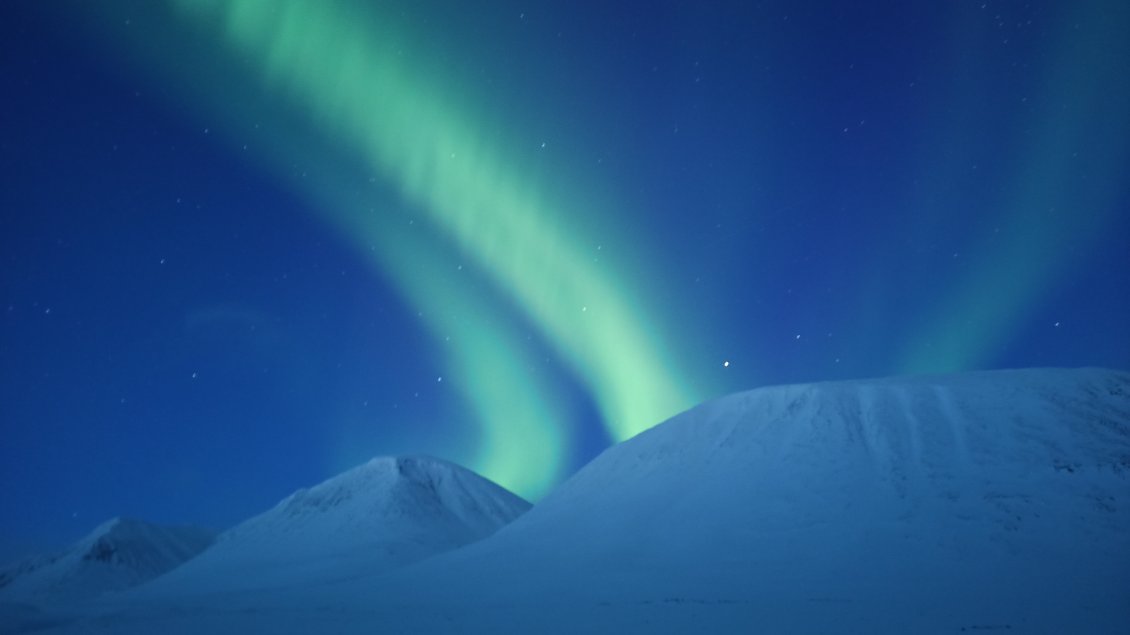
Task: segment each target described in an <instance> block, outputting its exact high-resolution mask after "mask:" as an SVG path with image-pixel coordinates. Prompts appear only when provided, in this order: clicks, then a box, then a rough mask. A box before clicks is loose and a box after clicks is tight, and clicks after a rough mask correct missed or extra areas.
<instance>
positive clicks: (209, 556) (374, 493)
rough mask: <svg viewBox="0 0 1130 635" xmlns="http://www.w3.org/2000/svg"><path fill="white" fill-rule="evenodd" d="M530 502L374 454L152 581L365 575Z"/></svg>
mask: <svg viewBox="0 0 1130 635" xmlns="http://www.w3.org/2000/svg"><path fill="white" fill-rule="evenodd" d="M529 508H530V504H529V503H527V502H526V501H525V500H523V499H521V498H519V497H518V496H516V495H514V494H512V493H510V492H509V491H507V490H505V489H503V488H502V487H500V486H498V485H496V484H495V483H493V482H491V481H489V480H487V479H485V478H483V477H481V476H479V475H477V474H475V473H474V472H471V471H470V470H467V469H465V468H462V467H460V466H458V465H455V464H454V463H449V462H447V461H442V460H439V459H434V458H430V457H420V456H408V457H382V458H375V459H372V460H371V461H369V462H368V463H365V464H363V465H360V466H358V467H355V468H353V469H351V470H348V471H346V472H343V473H342V474H339V475H338V476H335V477H333V478H330V479H329V480H327V481H325V482H323V483H321V484H319V485H315V486H314V487H311V488H308V489H301V490H298V491H297V492H295V493H294V494H291V495H290V496H288V497H286V498H284V499H283V500H282V501H280V502H279V503H278V504H277V505H275V507H274V508H272V509H270V510H268V511H266V512H264V513H262V514H260V515H258V516H255V517H253V518H251V519H249V520H247V521H245V522H243V523H240V524H239V525H236V526H235V527H233V528H232V529H230V530H228V531H226V532H224V533H223V534H221V535H220V537H219V538H218V540H217V541H216V544H215V545H214V546H213V547H212V548H211V549H209V550H208V551H206V552H205V553H203V554H201V555H200V557H198V558H196V559H194V560H193V561H192V562H189V563H187V564H186V565H185V566H183V567H181V568H180V569H178V570H177V571H174V572H172V573H171V574H169V575H168V576H165V577H164V578H162V579H161V580H158V581H156V582H155V583H154V584H153V585H150V586H151V587H152V588H153V589H154V590H160V591H161V592H162V593H166V592H181V591H184V590H186V589H192V590H200V591H215V590H220V589H229V588H254V587H260V586H285V585H288V584H301V583H308V582H310V581H311V580H316V579H322V578H331V579H333V578H340V577H343V576H351V575H358V574H362V573H365V574H372V573H376V572H381V571H385V570H388V569H392V568H395V567H399V566H402V565H404V564H407V563H410V562H414V561H416V560H421V559H423V558H426V557H428V556H432V555H434V554H437V553H441V552H443V551H448V550H451V549H454V548H456V547H460V546H462V545H465V544H467V543H470V542H474V541H476V540H480V539H482V538H485V537H486V536H488V535H490V534H492V533H493V532H495V531H496V530H498V528H500V527H502V526H503V525H505V524H507V523H509V522H510V521H512V520H514V519H515V518H517V517H518V516H519V515H521V514H522V513H524V512H525V511H526V510H528V509H529Z"/></svg>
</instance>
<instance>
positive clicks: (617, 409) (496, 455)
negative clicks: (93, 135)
mask: <svg viewBox="0 0 1130 635" xmlns="http://www.w3.org/2000/svg"><path fill="white" fill-rule="evenodd" d="M175 6H176V7H177V9H178V10H179V11H180V12H181V14H182V15H183V16H187V17H189V18H190V21H191V22H192V23H195V24H197V25H198V26H201V27H204V28H207V29H210V30H212V32H213V35H217V34H218V35H220V36H221V37H222V41H223V42H224V43H225V44H226V45H227V46H228V48H229V55H230V57H231V58H232V60H233V63H235V62H237V61H238V62H240V63H243V64H248V65H250V66H251V67H252V68H253V69H256V70H257V71H258V72H259V73H260V74H261V79H262V80H263V82H264V84H265V85H266V86H267V87H268V88H269V89H270V90H271V91H273V92H274V93H275V94H278V95H281V96H283V97H285V99H286V100H287V103H289V104H290V105H291V106H293V107H295V108H297V109H299V110H301V111H302V112H303V113H304V115H305V117H306V118H307V119H308V120H309V121H310V122H312V124H313V125H315V126H316V127H317V129H318V130H319V131H320V132H321V133H322V134H323V135H324V136H325V137H326V138H328V139H332V140H333V143H335V144H337V145H339V146H340V147H341V149H342V152H344V153H349V154H351V155H353V156H357V157H360V158H361V159H362V160H363V161H364V162H365V163H366V164H367V165H368V168H369V169H370V170H372V171H373V172H375V173H376V174H378V175H379V176H380V177H381V178H382V179H383V180H385V181H387V182H389V183H394V184H396V185H397V186H398V189H399V192H400V194H401V196H402V197H403V198H404V199H405V201H407V202H408V203H409V204H410V205H412V206H413V208H414V209H416V210H418V211H419V212H420V213H421V214H422V215H423V218H424V219H426V220H427V221H428V223H429V225H430V229H431V231H433V232H434V233H435V234H436V235H437V236H439V237H440V239H439V240H432V241H430V242H428V241H425V242H421V241H417V242H415V243H413V242H412V240H411V239H406V236H405V235H404V234H403V233H397V232H393V231H390V226H391V225H390V223H391V221H390V220H389V219H388V218H383V217H382V215H383V212H379V211H373V210H370V209H369V208H367V207H365V206H363V205H361V204H358V202H357V201H349V200H346V199H345V198H343V197H340V196H337V195H336V194H335V193H334V192H333V191H332V190H333V189H334V188H333V187H331V186H328V185H326V184H322V185H316V184H315V185H313V186H311V187H312V189H313V190H314V191H313V192H308V194H313V195H314V196H315V197H317V198H318V199H319V200H321V201H323V202H324V204H322V205H320V206H319V207H320V208H321V210H320V211H321V212H323V213H324V214H326V216H327V217H328V218H330V219H331V220H332V221H333V222H334V223H335V224H336V225H337V226H338V227H339V228H341V229H342V230H343V231H344V232H345V233H346V234H347V235H349V236H350V237H351V238H352V239H354V240H355V241H356V242H357V243H358V244H359V245H361V246H368V247H371V249H368V250H367V251H368V252H371V253H372V261H373V262H374V264H375V265H377V266H379V267H380V269H381V270H382V271H384V272H385V273H388V274H391V275H390V277H391V278H393V279H394V281H395V283H396V284H397V286H398V288H399V289H400V290H401V292H402V293H404V294H405V295H406V296H407V297H408V299H409V301H410V302H411V303H412V304H413V305H415V306H419V307H424V309H423V310H422V311H421V314H422V315H423V316H424V317H425V321H426V323H427V324H428V327H429V329H430V330H431V331H432V332H433V333H434V335H435V336H436V338H437V341H440V340H441V339H446V338H451V341H450V346H449V347H448V348H449V350H450V353H449V354H450V356H451V359H450V360H449V362H450V363H451V364H452V365H453V367H454V368H452V370H453V371H454V372H455V374H457V375H458V376H459V377H460V378H461V381H462V382H463V384H462V390H463V394H464V396H465V397H466V398H467V399H468V401H469V402H470V404H471V406H472V407H473V408H474V410H475V413H476V417H477V419H478V420H479V423H480V425H481V426H482V435H483V439H482V443H481V448H480V451H479V452H478V455H477V457H476V458H475V459H473V460H472V461H471V462H472V465H471V467H473V468H474V469H476V470H478V471H480V472H481V473H483V474H485V475H486V476H488V477H490V478H492V479H494V480H496V481H498V482H499V483H501V484H503V485H505V486H507V487H510V488H512V489H514V490H515V491H517V492H519V493H522V494H524V495H526V496H530V497H537V496H538V495H540V494H542V493H544V491H546V489H548V487H550V486H551V485H552V484H553V483H554V482H555V480H556V479H558V478H560V476H562V473H561V470H562V468H563V460H562V458H563V454H564V452H565V451H566V450H567V443H566V438H567V436H568V435H567V434H566V433H567V425H566V423H565V422H563V421H561V420H560V419H561V417H560V415H555V414H554V412H555V411H558V408H557V407H556V406H555V403H556V398H555V397H554V396H553V391H552V390H551V389H550V388H549V386H548V384H547V383H546V382H545V381H542V380H540V379H539V378H538V377H537V376H536V373H534V372H532V369H533V367H534V366H535V363H534V362H533V360H530V359H528V358H527V356H526V355H525V354H523V353H522V352H521V346H520V345H519V342H518V341H517V340H518V334H517V333H513V332H509V331H507V330H505V329H501V328H499V327H498V326H497V322H496V320H494V319H492V315H493V314H495V313H497V311H495V310H492V307H489V306H484V303H483V302H481V301H479V300H476V298H474V297H473V296H472V295H471V294H468V293H462V292H460V291H459V288H458V286H457V285H453V284H450V283H446V282H444V280H446V277H445V276H446V273H445V272H443V271H438V270H434V268H435V266H434V265H433V263H432V262H431V260H430V259H431V258H432V257H433V255H434V254H432V253H429V251H428V250H429V249H434V248H435V247H436V245H437V244H440V243H441V242H446V243H447V244H448V245H449V246H448V247H447V249H449V250H452V249H453V250H456V251H457V252H458V253H460V254H462V255H464V256H465V257H466V258H468V259H469V260H470V264H472V265H473V266H474V267H475V269H476V271H477V272H481V273H482V274H483V275H484V276H485V277H486V278H488V279H489V280H491V281H492V282H493V284H494V285H495V286H496V287H497V289H499V290H501V291H502V292H503V293H504V294H505V295H506V297H508V298H509V299H510V301H511V302H513V305H514V306H515V307H516V308H518V309H519V310H520V312H521V313H522V314H523V315H525V316H526V318H527V319H528V320H529V322H530V323H531V324H533V325H534V326H535V327H536V328H538V329H539V330H540V331H541V334H542V336H543V337H544V339H545V341H547V342H548V343H549V344H550V345H551V346H552V347H553V348H554V350H555V351H556V352H557V353H558V354H559V355H560V356H561V358H562V359H564V360H565V361H566V362H567V364H568V366H569V368H570V369H572V372H573V373H574V374H575V376H576V377H577V378H578V380H579V381H580V382H581V383H582V384H583V385H584V386H585V388H586V389H587V391H588V392H589V393H590V394H591V395H592V397H593V400H594V403H595V404H596V406H597V408H598V409H599V411H600V414H601V416H602V418H603V420H604V422H605V425H606V427H607V428H608V431H609V434H610V436H611V437H612V438H613V439H615V440H621V439H625V438H627V437H630V436H632V435H634V434H636V433H638V432H640V431H642V430H644V429H646V428H648V427H650V426H652V425H654V424H656V423H658V422H660V421H662V420H663V419H665V418H667V417H669V416H671V415H673V414H676V413H677V412H679V411H681V410H683V409H685V408H687V407H689V406H691V405H693V404H694V403H697V401H699V399H698V395H696V394H695V393H694V392H693V391H692V390H691V389H689V388H688V386H687V384H685V383H684V382H683V381H682V380H681V379H680V378H679V377H678V375H677V373H676V372H675V371H674V370H673V369H675V368H676V364H674V363H673V361H672V360H671V359H670V357H671V354H670V353H669V352H668V351H667V350H665V346H664V344H663V338H662V337H661V335H660V331H659V329H658V326H657V324H656V316H658V315H660V314H661V313H660V312H659V311H656V310H653V309H649V308H648V307H647V303H645V302H642V301H639V300H633V299H631V298H635V297H636V295H637V294H638V292H639V289H642V288H643V287H644V285H642V284H640V282H642V281H633V280H628V279H618V278H617V276H616V274H615V272H612V271H609V270H608V269H607V268H605V267H598V266H597V265H596V264H595V263H594V262H593V258H592V253H591V246H589V245H588V244H586V242H585V241H582V240H581V238H580V235H581V232H579V231H577V230H576V229H575V227H574V226H573V224H572V223H570V222H569V221H570V220H571V218H575V217H576V216H575V215H576V214H577V213H578V212H579V210H576V209H572V210H569V211H570V212H571V213H572V214H574V217H569V216H566V215H564V214H563V213H562V210H563V209H565V208H567V207H568V206H566V205H552V204H550V203H548V202H547V201H544V200H541V198H540V197H539V195H538V194H537V192H536V191H534V188H533V187H532V186H531V185H530V184H529V182H530V181H531V179H529V178H523V174H522V173H521V172H520V171H519V170H517V169H514V168H511V167H509V166H510V165H512V164H513V163H516V162H507V161H505V160H504V158H503V157H502V156H500V155H499V154H498V153H497V152H496V151H494V149H493V148H494V147H505V144H502V143H498V142H497V141H495V143H494V144H493V145H492V143H491V141H492V140H488V139H484V138H483V136H482V135H481V134H476V131H477V130H479V129H481V128H482V126H479V125H477V124H478V123H479V122H476V121H472V120H469V118H468V117H467V116H466V115H464V114H463V113H462V112H461V111H459V110H457V109H456V108H454V107H452V106H451V105H450V104H451V103H452V102H451V101H450V100H449V99H448V97H449V96H447V95H444V94H442V92H441V91H439V90H438V89H437V86H438V85H441V82H439V81H432V82H429V81H428V78H427V77H421V76H419V74H418V73H417V72H414V71H416V70H417V69H413V68H408V67H406V66H404V65H403V60H404V59H406V57H407V56H404V55H402V54H401V53H402V49H401V48H400V47H398V46H397V43H396V41H397V40H396V38H395V34H390V33H383V32H376V30H375V29H374V28H373V27H372V25H371V23H370V22H369V21H368V20H367V19H362V18H359V16H358V15H357V14H356V12H352V13H351V12H349V11H346V10H344V8H343V7H342V6H341V5H339V4H337V3H332V2H274V1H271V0H213V1H204V0H184V1H179V2H175ZM274 160H275V161H277V160H278V159H277V158H276V159H274ZM312 180H315V181H316V179H312ZM331 199H336V200H332V201H331ZM640 269H641V270H647V268H644V267H641V268H640ZM452 306H457V307H458V308H457V309H453V308H452Z"/></svg>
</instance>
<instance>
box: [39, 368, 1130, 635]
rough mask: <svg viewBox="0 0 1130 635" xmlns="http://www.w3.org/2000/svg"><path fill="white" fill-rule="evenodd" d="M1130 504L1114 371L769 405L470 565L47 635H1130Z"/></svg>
mask: <svg viewBox="0 0 1130 635" xmlns="http://www.w3.org/2000/svg"><path fill="white" fill-rule="evenodd" d="M1128 506H1130V374H1127V373H1122V372H1113V371H1103V370H1093V369H1085V370H1072V371H1067V370H1026V371H1000V372H986V373H969V374H962V375H952V376H944V377H926V378H909V379H886V380H869V381H856V382H839V383H825V384H812V385H800V386H784V387H773V388H764V389H759V390H754V391H750V392H746V393H741V394H736V395H731V396H728V397H724V398H722V399H718V400H715V401H712V402H709V403H706V404H704V405H702V406H699V407H698V408H695V409H693V410H691V411H689V412H687V413H684V414H682V415H679V416H677V417H674V418H673V419H671V420H669V421H667V422H666V423H664V424H662V425H660V426H657V427H655V428H653V429H651V430H649V431H647V432H645V433H643V434H641V435H639V436H637V437H635V438H633V439H631V440H629V441H626V442H624V443H621V444H619V445H617V446H614V447H612V448H610V449H609V450H607V451H606V452H605V453H603V454H602V455H601V456H600V457H598V458H597V459H596V460H594V461H593V462H592V463H590V464H589V465H588V466H586V467H585V468H584V469H582V470H581V471H580V472H578V473H577V474H576V475H575V476H574V477H573V478H571V479H570V480H569V481H567V482H566V483H564V484H563V485H562V486H561V487H559V488H558V489H557V490H556V491H555V492H554V493H552V494H551V495H550V496H549V497H547V498H546V499H545V500H543V501H541V502H540V503H539V504H538V505H537V506H535V507H534V508H533V509H532V510H530V511H529V512H527V513H525V514H523V515H522V516H520V517H519V518H518V519H517V520H515V521H514V522H512V523H510V524H508V525H506V526H505V527H503V528H502V529H501V530H499V531H497V533H494V534H493V535H491V536H490V537H488V538H485V539H483V540H480V541H478V542H475V543H473V544H470V545H468V546H465V547H463V548H459V549H454V550H450V551H447V552H445V553H442V554H440V555H436V556H433V557H431V558H427V559H425V560H422V561H418V562H416V563H414V564H408V565H405V566H396V567H392V568H388V567H386V568H383V569H382V568H379V567H374V568H369V567H356V568H352V569H349V570H348V572H347V573H348V575H335V574H334V572H335V571H338V568H339V566H340V563H339V562H338V561H337V560H333V559H328V560H326V561H324V562H323V568H322V569H320V570H318V571H316V572H313V573H311V574H310V575H305V576H301V577H292V576H287V575H285V574H281V573H280V574H279V575H280V578H279V583H278V584H275V585H273V586H271V587H269V588H267V587H266V586H265V585H262V584H259V583H258V582H257V583H255V584H253V585H250V586H245V587H243V588H239V589H232V588H229V587H228V586H227V585H226V584H225V583H224V582H223V581H221V580H218V579H209V577H208V576H204V575H201V576H199V577H193V578H192V580H191V583H189V582H188V578H184V581H183V586H181V587H180V588H178V589H177V590H176V592H175V593H166V592H158V591H160V590H161V589H162V588H164V589H173V588H174V585H172V584H171V583H172V582H173V581H175V580H176V579H177V576H178V573H177V571H174V572H173V573H171V574H169V575H168V576H166V579H165V580H162V579H158V580H156V581H154V582H152V583H150V584H148V585H143V586H142V587H139V588H138V589H137V590H135V591H134V592H131V593H127V594H124V595H121V596H118V597H117V598H116V599H107V600H105V601H103V602H102V603H100V604H98V605H95V606H92V607H88V608H86V609H83V610H82V611H79V612H78V613H77V617H76V616H75V615H72V616H69V617H68V616H61V617H58V618H57V619H59V620H60V621H59V622H58V623H56V624H55V625H54V627H53V628H50V629H49V630H47V631H45V632H52V633H88V632H89V633H116V634H119V633H120V634H124V633H151V632H160V633H164V634H168V635H171V634H173V633H252V632H263V633H313V632H318V633H370V632H372V633H384V632H405V633H441V632H442V633H447V632H522V633H527V632H541V633H545V632H556V633H577V632H586V633H591V632H605V633H622V632H625V631H627V632H635V631H640V632H672V633H675V632H678V633H682V632H742V633H751V632H752V633H757V632H763V633H782V632H786V633H788V632H793V633H832V632H835V633H840V632H850V633H911V632H914V633H960V632H1001V633H1005V632H1007V633H1067V632H1074V633H1125V632H1130V508H1128ZM280 507H281V505H280ZM276 531H279V529H277V528H272V529H271V531H270V532H269V533H270V535H269V536H268V535H263V536H262V537H260V538H256V539H255V540H254V541H252V539H251V537H250V536H249V537H248V538H247V540H248V541H249V542H248V543H247V545H248V546H247V547H246V548H247V549H248V550H249V551H254V549H255V547H253V546H252V545H253V544H254V543H255V542H259V541H262V542H263V543H264V544H269V543H270V542H272V541H275V540H276V539H277V538H276V537H274V532H276ZM311 531H313V529H311ZM318 531H319V532H321V531H334V529H333V528H332V527H329V526H327V527H324V528H321V527H319V528H318ZM327 540H328V538H327ZM218 548H219V547H217V548H215V549H218ZM220 553H221V552H219V551H216V552H215V554H213V555H214V557H216V558H219V555H220ZM208 556H209V552H206V553H205V554H204V555H202V556H200V557H199V561H200V562H201V563H202V562H204V561H205V560H204V559H205V558H206V557H208ZM230 557H231V558H236V557H237V556H236V554H234V553H233V554H231V556H230ZM357 557H358V558H360V559H364V558H367V557H368V556H364V555H361V554H358V556H357ZM225 559H226V557H225ZM191 565H192V563H190V564H189V565H185V566H184V567H183V568H182V569H181V571H188V570H189V568H190V566H191ZM312 566H313V565H312ZM287 568H288V567H282V569H287ZM246 570H247V577H248V578H249V579H250V578H253V577H254V574H253V572H252V570H251V567H250V566H248V567H247V569H246ZM315 573H316V574H315ZM339 573H340V571H339Z"/></svg>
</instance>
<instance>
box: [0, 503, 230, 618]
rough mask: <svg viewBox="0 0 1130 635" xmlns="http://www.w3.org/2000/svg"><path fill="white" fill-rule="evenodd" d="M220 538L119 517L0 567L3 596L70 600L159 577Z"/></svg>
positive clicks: (53, 601)
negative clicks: (61, 547) (55, 549)
mask: <svg viewBox="0 0 1130 635" xmlns="http://www.w3.org/2000/svg"><path fill="white" fill-rule="evenodd" d="M214 540H215V532H213V531H211V530H208V529H202V528H200V527H166V526H161V525H154V524H152V523H146V522H142V521H139V520H130V519H124V518H114V519H112V520H109V521H107V522H105V523H103V524H102V525H100V526H98V527H97V528H96V529H95V530H94V531H92V532H91V533H90V535H88V536H86V537H85V538H83V539H82V540H80V541H78V542H77V543H75V544H74V545H72V546H71V547H69V548H68V549H66V550H65V551H63V552H62V553H59V554H55V555H52V556H38V557H32V558H28V559H25V560H23V561H21V562H18V563H16V564H15V565H13V566H12V567H11V568H9V569H7V570H4V571H0V601H2V602H9V603H11V602H30V603H47V604H67V603H72V602H76V601H81V600H87V599H92V598H95V597H97V596H99V595H101V594H103V593H106V592H110V591H120V590H123V589H127V588H130V587H133V586H136V585H138V584H140V583H142V582H145V581H147V580H150V579H153V578H155V577H157V576H159V575H161V574H162V573H165V572H166V571H169V570H171V569H173V568H174V567H176V566H178V565H180V564H181V563H183V562H185V561H186V560H188V559H190V558H192V557H193V556H195V555H197V554H198V553H200V552H201V551H203V550H204V549H205V548H207V547H208V546H209V545H211V544H212V542H213V541H214Z"/></svg>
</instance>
